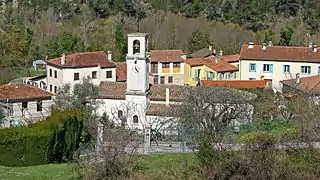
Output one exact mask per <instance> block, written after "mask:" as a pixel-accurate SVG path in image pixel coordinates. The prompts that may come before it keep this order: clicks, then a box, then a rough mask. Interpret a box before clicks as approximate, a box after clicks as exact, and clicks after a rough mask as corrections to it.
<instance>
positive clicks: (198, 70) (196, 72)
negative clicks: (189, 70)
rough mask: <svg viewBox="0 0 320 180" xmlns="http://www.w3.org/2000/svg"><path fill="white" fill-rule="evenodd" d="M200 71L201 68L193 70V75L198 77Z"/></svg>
mask: <svg viewBox="0 0 320 180" xmlns="http://www.w3.org/2000/svg"><path fill="white" fill-rule="evenodd" d="M200 71H201V69H196V70H194V77H195V78H200Z"/></svg>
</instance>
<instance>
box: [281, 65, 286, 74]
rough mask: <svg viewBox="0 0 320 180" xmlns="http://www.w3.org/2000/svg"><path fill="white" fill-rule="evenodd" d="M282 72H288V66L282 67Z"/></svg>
mask: <svg viewBox="0 0 320 180" xmlns="http://www.w3.org/2000/svg"><path fill="white" fill-rule="evenodd" d="M282 72H284V73H285V72H286V66H285V65H282Z"/></svg>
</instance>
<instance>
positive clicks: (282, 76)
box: [239, 43, 320, 91]
mask: <svg viewBox="0 0 320 180" xmlns="http://www.w3.org/2000/svg"><path fill="white" fill-rule="evenodd" d="M239 59H240V63H239V71H240V79H241V80H260V79H265V80H269V81H270V83H271V85H272V87H273V89H274V91H281V89H282V85H281V83H280V81H282V80H286V79H292V78H294V77H295V76H296V74H297V73H299V74H300V76H301V77H308V76H312V75H318V74H319V73H320V52H319V51H318V50H317V47H316V46H312V45H310V46H309V47H294V46H272V45H271V44H270V45H266V44H263V45H254V43H249V44H248V45H244V46H243V47H242V49H241V53H240V58H239Z"/></svg>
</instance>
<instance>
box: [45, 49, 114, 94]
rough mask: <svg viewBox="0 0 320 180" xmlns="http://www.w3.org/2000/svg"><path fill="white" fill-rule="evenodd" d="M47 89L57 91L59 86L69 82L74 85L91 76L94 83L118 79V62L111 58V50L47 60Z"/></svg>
mask: <svg viewBox="0 0 320 180" xmlns="http://www.w3.org/2000/svg"><path fill="white" fill-rule="evenodd" d="M46 62H47V91H49V92H53V93H57V90H58V88H59V87H61V86H62V85H63V84H66V83H69V84H71V85H74V84H76V83H78V82H80V80H81V79H83V78H86V77H90V78H91V79H92V83H93V84H95V85H99V84H100V83H101V82H102V81H116V64H115V63H114V62H113V61H112V60H111V52H108V55H106V54H105V53H104V52H84V53H75V54H70V55H67V56H66V55H64V54H63V55H62V56H61V57H59V58H55V59H51V60H47V61H46Z"/></svg>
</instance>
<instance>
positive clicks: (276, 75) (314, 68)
mask: <svg viewBox="0 0 320 180" xmlns="http://www.w3.org/2000/svg"><path fill="white" fill-rule="evenodd" d="M249 64H256V71H255V72H249ZM263 64H273V72H263V69H262V68H263ZM284 65H289V66H290V73H284V72H283V66H284ZM301 66H311V73H310V74H302V73H301ZM318 67H320V63H305V62H280V61H254V60H240V66H239V70H240V79H241V80H249V78H256V80H260V78H261V76H264V79H272V83H273V88H274V90H275V91H281V89H282V85H281V83H280V81H282V80H285V79H292V78H295V75H296V74H297V73H300V77H307V76H314V75H318Z"/></svg>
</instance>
